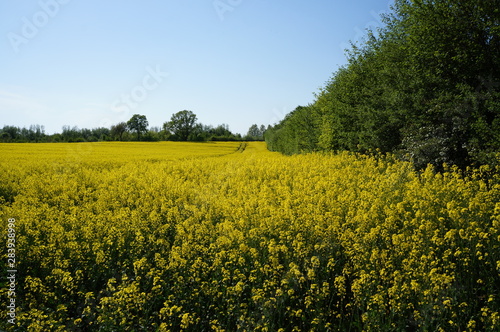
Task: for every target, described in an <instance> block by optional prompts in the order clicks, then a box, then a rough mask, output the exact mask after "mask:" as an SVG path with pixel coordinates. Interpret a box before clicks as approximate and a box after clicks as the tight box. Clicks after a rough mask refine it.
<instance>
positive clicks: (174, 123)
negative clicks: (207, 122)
mask: <svg viewBox="0 0 500 332" xmlns="http://www.w3.org/2000/svg"><path fill="white" fill-rule="evenodd" d="M196 120H197V117H196V114H194V113H193V112H191V111H187V110H184V111H180V112H177V113H175V114H173V115H172V117H171V118H170V121H169V122H165V123H164V124H163V127H164V129H165V130H166V131H169V132H171V133H173V134H174V135H175V136H176V138H177V139H178V140H179V141H187V140H188V139H189V136H190V135H191V134H193V132H194V131H195V129H196Z"/></svg>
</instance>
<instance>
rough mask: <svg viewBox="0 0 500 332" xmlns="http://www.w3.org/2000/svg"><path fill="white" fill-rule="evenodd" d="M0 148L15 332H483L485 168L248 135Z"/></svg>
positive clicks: (498, 190) (496, 208) (489, 277)
mask: <svg viewBox="0 0 500 332" xmlns="http://www.w3.org/2000/svg"><path fill="white" fill-rule="evenodd" d="M0 153H1V159H0V217H1V220H2V222H4V226H5V227H4V229H6V225H7V220H9V219H11V218H13V219H15V220H16V226H15V227H16V229H15V257H16V269H17V270H18V271H19V272H18V274H17V277H18V279H17V280H16V306H17V307H16V308H17V312H16V322H15V326H14V327H15V328H16V329H17V330H19V331H68V330H75V331H99V330H102V331H345V330H351V331H384V330H397V331H401V330H421V331H435V330H440V329H441V330H460V331H474V330H482V331H498V330H500V316H499V313H498V311H499V310H498V308H499V307H500V303H499V297H498V286H497V285H498V284H500V176H499V172H498V171H499V170H498V169H496V170H495V168H494V167H490V168H489V169H488V171H487V172H486V171H485V168H483V169H482V170H467V171H463V172H462V171H460V170H458V169H456V168H449V169H447V170H446V171H445V172H443V173H436V172H435V171H434V170H433V169H432V168H431V167H429V168H428V169H426V170H424V171H422V172H415V171H414V170H413V168H412V166H411V164H409V163H405V162H399V161H395V158H394V157H392V156H376V157H369V156H362V155H356V154H351V153H339V154H320V153H313V154H305V155H295V156H283V155H280V154H277V153H272V152H269V151H267V149H266V146H265V144H264V143H259V142H251V143H241V142H227V143H226V142H224V143H223V142H217V143H173V142H161V143H130V142H128V143H120V142H113V143H106V142H102V143H74V144H62V143H61V144H0ZM4 235H5V236H4V238H5V244H6V245H7V243H8V242H7V238H8V234H7V233H6V232H4ZM11 247H14V245H11ZM6 249H8V248H6ZM6 255H8V253H7V252H6ZM5 258H8V257H7V256H5ZM6 263H7V260H6V259H4V267H5V264H6ZM4 270H7V269H6V268H5V269H4ZM8 291H9V288H8V287H6V286H5V285H4V287H2V289H1V291H0V294H1V296H2V301H3V302H2V303H4V304H5V303H7V302H6V301H7V300H8V298H9V294H8ZM7 319H8V316H7V311H5V310H3V311H1V312H0V330H7V329H8V328H11V327H12V326H11V324H10V323H8V321H7Z"/></svg>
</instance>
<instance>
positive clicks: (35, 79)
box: [0, 0, 392, 134]
mask: <svg viewBox="0 0 500 332" xmlns="http://www.w3.org/2000/svg"><path fill="white" fill-rule="evenodd" d="M391 4H392V1H388V0H329V1H323V0H313V1H311V0H309V1H306V0H286V1H285V0H274V1H273V0H215V1H214V0H176V1H174V0H163V1H162V0H143V1H139V0H121V1H118V0H105V1H96V0H90V1H89V0H86V1H84V0H40V1H32V0H23V1H1V3H0V36H1V38H0V50H1V51H0V126H1V127H3V125H14V126H20V127H23V126H26V127H28V126H29V125H31V124H40V125H44V126H45V130H46V132H47V133H49V134H51V133H54V132H61V128H62V126H63V125H69V126H72V127H73V126H78V127H79V128H95V127H110V126H111V125H112V124H115V123H118V122H121V121H127V120H128V119H129V118H130V117H131V116H132V115H133V114H136V113H137V114H144V115H146V116H147V118H148V120H149V124H150V126H162V124H163V123H164V122H165V121H168V120H169V119H170V117H171V115H172V114H173V113H176V112H178V111H181V110H184V109H187V110H191V111H193V112H194V113H195V114H197V116H198V120H199V121H200V122H201V123H203V124H210V125H214V126H215V125H218V124H222V123H225V124H228V125H229V127H230V129H231V130H232V131H233V132H236V133H242V134H245V133H246V132H247V130H248V128H249V127H250V125H252V124H253V123H256V124H259V125H261V124H264V125H266V126H267V125H268V124H274V123H276V122H278V121H279V120H281V119H282V118H283V117H284V115H285V114H286V113H288V112H290V111H292V110H293V109H295V107H297V106H299V105H307V104H309V103H311V102H312V101H313V100H314V95H313V93H314V92H317V91H318V90H319V88H321V87H322V86H324V84H325V82H326V81H327V80H328V79H329V78H330V77H331V75H332V73H333V72H335V71H336V70H337V69H338V67H339V66H341V65H344V64H345V63H346V58H345V54H344V49H345V48H346V47H347V46H348V45H349V41H351V40H356V39H359V38H360V37H361V36H362V35H363V33H364V31H365V29H366V28H367V27H371V28H376V27H377V26H380V25H381V23H380V22H379V21H378V20H377V19H378V17H379V14H380V13H382V12H388V10H389V6H390V5H391Z"/></svg>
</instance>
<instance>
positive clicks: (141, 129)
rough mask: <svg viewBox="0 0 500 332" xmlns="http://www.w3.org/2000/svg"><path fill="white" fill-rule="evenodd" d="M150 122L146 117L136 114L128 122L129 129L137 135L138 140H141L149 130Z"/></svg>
mask: <svg viewBox="0 0 500 332" xmlns="http://www.w3.org/2000/svg"><path fill="white" fill-rule="evenodd" d="M148 125H149V123H148V120H147V118H146V116H145V115H140V114H134V115H133V116H132V118H131V119H130V120H128V122H127V128H128V129H129V130H133V131H135V132H136V133H137V140H140V139H141V134H143V133H146V132H147V130H148Z"/></svg>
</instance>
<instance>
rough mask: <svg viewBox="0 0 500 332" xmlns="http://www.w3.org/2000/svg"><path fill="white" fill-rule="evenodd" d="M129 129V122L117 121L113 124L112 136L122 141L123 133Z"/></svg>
mask: <svg viewBox="0 0 500 332" xmlns="http://www.w3.org/2000/svg"><path fill="white" fill-rule="evenodd" d="M126 131H127V124H126V123H125V122H120V123H117V124H115V125H113V126H111V136H112V137H113V138H114V139H116V138H118V139H119V140H120V141H121V140H123V134H124V133H125V132H126Z"/></svg>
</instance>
